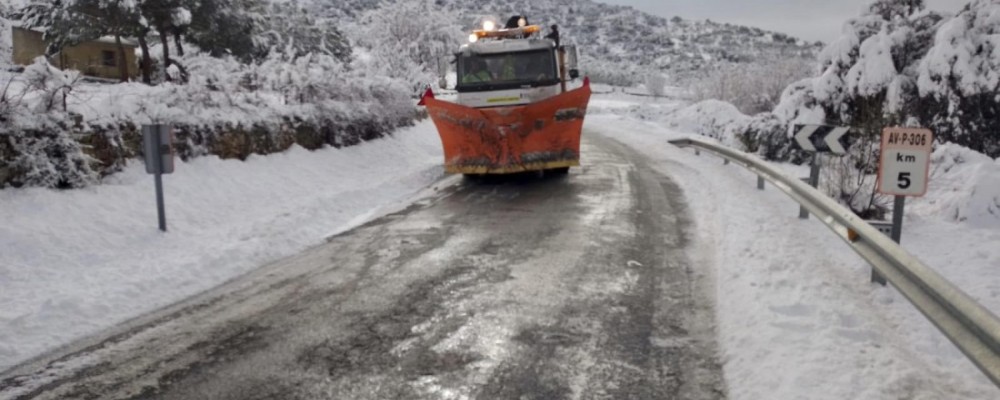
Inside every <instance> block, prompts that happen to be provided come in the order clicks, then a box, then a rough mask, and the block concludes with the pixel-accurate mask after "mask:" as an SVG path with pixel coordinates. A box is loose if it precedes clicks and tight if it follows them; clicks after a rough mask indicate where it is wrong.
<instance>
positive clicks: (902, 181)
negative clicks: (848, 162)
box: [878, 128, 934, 197]
mask: <svg viewBox="0 0 1000 400" xmlns="http://www.w3.org/2000/svg"><path fill="white" fill-rule="evenodd" d="M933 143H934V134H933V133H932V132H931V131H930V129H923V128H885V129H883V130H882V149H881V153H882V156H881V158H880V159H879V169H878V181H879V184H878V192H879V193H882V194H889V195H896V196H917V197H919V196H923V195H924V193H927V176H928V171H929V168H930V158H931V145H932V144H933Z"/></svg>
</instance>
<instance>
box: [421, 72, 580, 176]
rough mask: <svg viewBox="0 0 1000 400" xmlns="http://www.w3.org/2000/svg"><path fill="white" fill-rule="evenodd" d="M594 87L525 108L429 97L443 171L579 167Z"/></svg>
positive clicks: (479, 172)
mask: <svg viewBox="0 0 1000 400" xmlns="http://www.w3.org/2000/svg"><path fill="white" fill-rule="evenodd" d="M589 101H590V85H585V86H583V87H581V88H579V89H575V90H572V91H569V92H566V93H563V94H560V95H558V96H554V97H551V98H549V99H546V100H543V101H540V102H538V103H532V104H527V105H523V106H512V107H496V108H482V109H480V108H471V107H466V106H462V105H459V104H455V103H450V102H446V101H441V100H437V99H434V98H430V97H427V98H425V99H424V102H425V105H426V106H427V111H428V113H429V114H430V116H431V119H432V120H434V125H435V126H436V127H437V130H438V134H439V135H440V136H441V143H442V145H443V146H444V160H445V170H446V171H447V172H449V173H461V174H508V173H515V172H523V171H538V170H545V169H551V168H564V167H573V166H578V165H580V133H581V131H582V130H583V117H584V115H586V114H587V103H588V102H589Z"/></svg>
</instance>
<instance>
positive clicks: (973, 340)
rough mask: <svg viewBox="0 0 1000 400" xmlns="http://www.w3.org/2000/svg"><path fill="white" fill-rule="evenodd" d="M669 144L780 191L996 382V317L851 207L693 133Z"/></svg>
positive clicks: (999, 345)
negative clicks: (713, 158) (716, 159)
mask: <svg viewBox="0 0 1000 400" xmlns="http://www.w3.org/2000/svg"><path fill="white" fill-rule="evenodd" d="M670 143H671V144H673V145H675V146H678V147H694V148H696V149H703V150H706V151H710V152H712V153H715V154H717V155H719V156H721V157H723V158H724V159H726V160H727V161H731V162H733V163H736V164H740V165H742V166H743V167H745V168H746V169H748V170H750V171H751V172H754V173H755V174H757V176H759V177H762V178H764V179H766V180H768V181H770V182H771V183H772V184H773V185H774V186H776V187H778V188H779V189H781V190H782V191H784V192H785V193H786V194H788V196H789V197H791V198H792V199H793V200H795V201H796V202H798V203H799V204H800V205H802V206H803V207H805V208H806V209H808V210H809V212H810V213H812V214H813V215H814V216H816V217H817V219H819V220H820V221H822V222H823V223H824V224H826V226H827V227H829V228H830V229H831V230H832V231H833V232H834V233H836V234H837V235H838V236H840V238H841V239H843V240H844V241H845V242H847V244H848V245H850V246H851V248H852V249H854V251H855V252H857V253H858V254H859V255H860V256H861V257H862V258H864V259H865V260H867V261H868V263H869V264H871V266H872V268H874V269H875V270H876V271H877V272H879V273H880V274H881V275H882V276H883V277H885V278H886V279H887V280H888V281H889V282H890V283H892V285H893V286H895V287H896V289H897V290H899V291H900V292H902V294H903V295H904V296H906V298H907V299H908V300H909V301H910V302H911V303H912V304H913V305H914V306H915V307H916V308H917V309H918V310H920V312H921V313H923V314H924V316H925V317H927V319H929V320H930V321H931V322H932V323H933V324H934V325H935V326H937V328H938V329H939V330H940V331H941V332H942V333H944V335H945V336H947V337H948V339H949V340H951V341H952V343H954V344H955V346H957V347H958V348H959V349H960V350H961V351H962V352H963V353H965V355H966V356H967V357H968V358H969V360H971V361H972V362H973V363H974V364H975V365H976V367H978V368H979V369H980V370H981V371H982V372H983V373H984V374H986V376H987V377H988V378H990V380H991V381H993V384H994V385H997V386H998V387H1000V318H997V316H996V315H995V314H993V313H992V312H990V310H987V309H986V308H985V307H983V306H982V305H981V304H979V303H977V302H976V301H975V300H973V299H972V297H970V296H969V295H968V294H965V293H964V292H962V291H961V290H960V289H958V287H956V286H955V285H954V284H952V283H951V282H949V281H948V280H946V279H945V278H943V277H942V276H941V275H940V274H938V273H937V272H935V271H934V270H932V269H931V268H930V267H928V266H927V265H925V264H924V263H923V262H921V261H920V260H918V259H917V258H916V257H914V256H913V255H911V254H910V253H908V252H907V251H906V250H903V248H902V247H900V246H899V245H898V244H896V243H895V242H893V241H892V240H891V239H889V238H888V237H887V236H886V235H885V234H883V233H881V232H879V231H878V230H876V229H875V228H874V227H872V226H871V225H869V224H868V223H866V222H865V221H863V220H862V219H861V218H859V217H857V216H856V215H854V213H853V212H851V211H850V210H848V209H846V208H844V207H843V206H841V205H840V204H837V202H835V201H834V200H833V199H831V198H830V197H828V196H826V195H825V194H823V193H822V192H820V191H818V190H816V189H814V188H813V187H811V186H809V185H807V184H805V183H803V182H800V181H799V180H798V179H795V178H790V177H787V176H785V175H784V174H783V173H781V172H780V171H779V170H777V169H776V168H774V167H772V166H771V165H769V164H767V163H766V162H764V161H763V160H761V159H759V158H757V157H756V156H753V155H750V154H746V153H743V152H741V151H738V150H735V149H732V148H729V147H725V146H722V145H719V144H716V143H712V142H710V141H707V140H703V139H698V138H687V139H679V140H671V141H670Z"/></svg>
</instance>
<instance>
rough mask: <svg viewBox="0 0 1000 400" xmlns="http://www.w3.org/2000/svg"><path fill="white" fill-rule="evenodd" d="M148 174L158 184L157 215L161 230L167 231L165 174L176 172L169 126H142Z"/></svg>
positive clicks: (171, 132) (171, 134)
mask: <svg viewBox="0 0 1000 400" xmlns="http://www.w3.org/2000/svg"><path fill="white" fill-rule="evenodd" d="M142 143H143V151H144V154H145V157H146V173H148V174H153V182H154V183H155V184H156V215H157V219H158V222H159V226H160V230H161V231H163V232H166V231H167V215H166V207H165V206H164V201H163V174H170V173H173V172H174V150H173V146H172V143H173V131H172V129H171V127H170V126H169V125H143V126H142Z"/></svg>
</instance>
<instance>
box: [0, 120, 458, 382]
mask: <svg viewBox="0 0 1000 400" xmlns="http://www.w3.org/2000/svg"><path fill="white" fill-rule="evenodd" d="M440 146H441V145H440V141H439V139H438V137H437V134H436V132H435V130H434V128H433V126H432V125H431V124H430V122H424V123H421V124H419V125H418V126H417V127H415V128H408V129H403V130H401V131H399V132H398V133H396V134H395V135H394V136H393V137H388V138H384V139H379V140H375V141H372V142H367V143H364V144H362V145H359V146H355V147H350V148H345V149H342V150H336V149H332V148H326V149H323V150H319V151H314V152H310V151H306V150H304V149H302V148H300V147H293V148H292V149H290V150H288V151H286V152H284V153H279V154H274V155H270V156H267V157H261V156H252V157H250V159H248V160H247V161H245V162H243V161H238V160H220V159H219V158H217V157H214V156H212V157H202V158H198V159H195V160H193V161H190V162H187V163H179V164H178V166H177V171H176V173H175V174H173V175H167V176H165V178H164V186H165V192H166V210H167V222H168V225H169V229H170V231H169V233H166V234H162V233H160V232H159V231H157V229H156V206H155V202H154V192H153V184H152V182H153V181H152V178H151V177H150V176H148V175H146V174H145V171H144V169H143V166H142V165H141V164H140V163H132V164H130V165H129V166H128V167H127V168H126V169H125V170H124V171H123V172H121V173H120V174H117V175H114V176H112V177H110V178H108V179H107V180H106V181H105V182H104V184H102V185H97V186H92V187H90V188H85V189H80V190H73V191H58V190H51V189H41V188H34V189H20V190H4V191H0V204H3V207H0V220H2V221H4V223H3V224H0V304H3V307H0V370H2V369H5V368H6V367H10V366H12V365H14V364H16V363H18V362H21V361H24V360H26V359H28V358H30V357H33V356H35V355H38V354H40V353H42V352H44V351H47V350H51V349H53V348H55V347H57V346H59V345H62V344H66V343H68V342H70V341H72V340H74V339H78V338H80V337H83V336H85V335H88V334H92V333H95V332H98V331H100V330H102V329H104V328H107V327H110V326H113V325H115V324H117V323H119V322H122V321H124V320H126V319H128V318H132V317H135V316H138V315H141V314H143V313H146V312H149V311H152V310H154V309H156V308H159V307H162V306H165V305H167V304H170V303H173V302H175V301H178V300H181V299H184V298H186V297H188V296H191V295H193V294H196V293H198V292H201V291H204V290H207V289H209V288H212V287H215V286H217V285H219V284H221V283H223V282H225V281H226V280H229V279H231V278H232V277H234V276H239V275H241V274H243V273H245V272H247V271H250V270H252V269H254V268H256V267H258V266H260V265H261V264H264V263H267V262H269V261H272V260H275V259H279V258H281V257H285V256H288V255H291V254H295V253H297V252H299V251H301V250H303V249H305V248H306V247H308V246H311V245H314V244H317V243H320V242H321V241H322V240H324V239H325V238H326V237H328V236H329V235H331V234H333V233H336V232H339V231H342V230H344V229H347V228H350V227H352V226H354V225H357V224H359V223H362V222H364V220H365V218H367V217H372V216H375V215H377V214H378V212H379V211H380V210H384V208H385V207H386V206H393V205H395V204H397V203H400V202H402V201H404V200H406V199H408V198H410V197H412V196H413V195H414V194H415V193H417V192H418V191H420V190H421V189H423V188H425V187H427V186H428V185H429V184H431V183H432V182H434V181H436V180H438V179H439V178H440V177H441V174H442V172H441V169H440V167H439V165H440V162H441V150H440Z"/></svg>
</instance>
